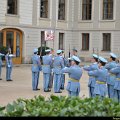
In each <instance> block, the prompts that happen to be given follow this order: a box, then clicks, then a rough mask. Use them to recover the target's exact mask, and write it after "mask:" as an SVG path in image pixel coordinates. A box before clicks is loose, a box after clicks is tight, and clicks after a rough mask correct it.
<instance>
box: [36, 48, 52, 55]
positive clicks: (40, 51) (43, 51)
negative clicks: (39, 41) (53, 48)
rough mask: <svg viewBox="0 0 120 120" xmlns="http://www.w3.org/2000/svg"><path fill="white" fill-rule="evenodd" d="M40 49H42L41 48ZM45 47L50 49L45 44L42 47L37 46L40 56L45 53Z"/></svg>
mask: <svg viewBox="0 0 120 120" xmlns="http://www.w3.org/2000/svg"><path fill="white" fill-rule="evenodd" d="M41 49H42V50H41ZM47 49H50V48H49V47H46V46H43V47H39V48H38V55H40V53H41V56H43V55H45V50H47Z"/></svg>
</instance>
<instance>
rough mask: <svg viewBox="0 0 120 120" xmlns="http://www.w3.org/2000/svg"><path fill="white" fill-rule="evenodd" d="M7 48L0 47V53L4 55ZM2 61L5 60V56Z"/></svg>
mask: <svg viewBox="0 0 120 120" xmlns="http://www.w3.org/2000/svg"><path fill="white" fill-rule="evenodd" d="M7 50H8V49H7V47H4V46H0V53H2V54H5V55H6V53H7ZM2 60H5V56H3V57H2Z"/></svg>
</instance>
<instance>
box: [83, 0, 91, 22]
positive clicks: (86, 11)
mask: <svg viewBox="0 0 120 120" xmlns="http://www.w3.org/2000/svg"><path fill="white" fill-rule="evenodd" d="M91 16H92V0H83V1H82V20H91Z"/></svg>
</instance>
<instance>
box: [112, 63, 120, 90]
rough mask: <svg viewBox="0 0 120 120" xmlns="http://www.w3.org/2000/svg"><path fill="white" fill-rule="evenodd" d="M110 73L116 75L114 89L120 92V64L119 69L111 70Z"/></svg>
mask: <svg viewBox="0 0 120 120" xmlns="http://www.w3.org/2000/svg"><path fill="white" fill-rule="evenodd" d="M110 73H112V74H115V75H116V79H115V85H114V89H116V90H120V64H118V65H117V67H115V68H113V69H111V70H110Z"/></svg>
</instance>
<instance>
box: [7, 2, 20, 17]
mask: <svg viewBox="0 0 120 120" xmlns="http://www.w3.org/2000/svg"><path fill="white" fill-rule="evenodd" d="M17 9H18V5H17V0H7V14H14V15H17V14H18V13H17V12H18V10H17Z"/></svg>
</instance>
